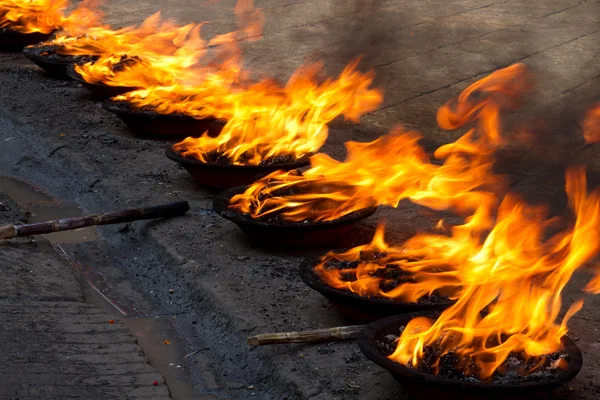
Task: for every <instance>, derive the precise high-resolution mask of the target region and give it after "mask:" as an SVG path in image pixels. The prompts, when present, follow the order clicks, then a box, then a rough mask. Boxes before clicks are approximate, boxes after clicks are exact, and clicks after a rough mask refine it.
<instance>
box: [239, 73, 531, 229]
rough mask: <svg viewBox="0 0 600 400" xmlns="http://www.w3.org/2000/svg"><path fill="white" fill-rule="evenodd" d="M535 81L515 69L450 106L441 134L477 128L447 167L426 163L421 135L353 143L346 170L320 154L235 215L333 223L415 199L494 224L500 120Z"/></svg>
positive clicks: (262, 188)
mask: <svg viewBox="0 0 600 400" xmlns="http://www.w3.org/2000/svg"><path fill="white" fill-rule="evenodd" d="M528 81H529V74H528V72H527V70H526V69H525V67H524V66H523V65H521V64H516V65H513V66H511V67H508V68H505V69H503V70H500V71H497V72H494V73H493V74H491V75H490V76H488V77H486V78H484V79H482V80H481V81H479V82H476V83H475V84H473V85H471V86H469V87H468V88H467V89H466V90H465V91H464V92H463V93H462V94H461V96H460V97H459V98H458V101H457V102H456V107H455V105H454V103H448V104H446V105H444V106H443V107H442V108H441V109H440V110H439V112H438V123H439V125H440V126H441V127H442V128H445V129H455V128H458V127H461V126H463V125H465V124H467V123H469V122H471V121H473V120H477V122H478V125H477V128H473V129H470V130H469V131H468V132H467V133H466V134H465V135H464V136H463V137H461V138H460V139H459V140H457V141H456V142H455V143H451V144H448V145H444V146H442V147H440V148H439V149H437V151H436V152H435V153H434V155H435V157H436V158H438V159H441V160H444V162H443V164H442V165H436V164H433V163H431V162H430V161H429V160H428V159H427V157H426V155H425V152H424V151H423V150H422V149H421V147H419V145H418V144H417V142H418V140H419V139H420V136H419V135H418V134H416V133H415V132H403V131H402V130H401V129H397V130H395V131H394V132H392V133H391V134H388V135H386V136H383V137H381V138H379V139H377V140H375V141H373V142H371V143H356V142H348V143H347V144H346V148H347V153H348V155H347V158H346V161H344V162H338V161H335V160H333V159H332V158H330V157H328V156H327V155H325V154H316V155H315V156H313V157H312V158H311V168H310V169H309V170H307V171H305V172H303V173H301V174H299V173H298V172H296V171H293V172H288V173H284V172H275V173H273V174H271V175H269V176H267V177H265V178H263V179H261V180H259V181H257V182H256V183H254V184H253V185H251V186H250V187H249V188H248V189H247V190H246V191H245V192H244V193H243V194H240V195H237V196H235V197H233V198H232V200H231V204H230V207H231V208H232V209H235V210H237V211H238V212H241V213H247V214H249V215H251V216H252V217H253V218H270V217H272V216H277V217H278V218H281V219H284V220H287V221H304V220H310V221H328V220H333V219H337V218H340V217H342V216H343V215H346V214H348V213H351V212H353V211H357V210H360V209H363V208H366V207H371V206H374V205H391V206H394V207H395V206H397V205H398V203H399V202H400V201H401V200H402V199H406V198H408V199H410V200H412V201H413V202H415V203H417V204H421V205H424V206H427V207H430V208H433V209H436V210H442V209H449V208H452V209H454V210H456V211H457V212H460V213H465V212H469V211H472V210H478V211H477V213H476V214H475V215H473V217H472V219H473V220H474V223H475V221H476V222H477V223H481V222H482V221H488V222H489V221H490V218H489V216H488V215H487V213H488V212H489V207H487V208H486V207H483V205H490V204H492V203H493V202H495V201H496V197H495V196H493V195H492V194H491V193H490V192H488V191H487V190H482V189H484V188H488V189H489V188H491V187H497V186H498V185H499V184H500V179H499V178H498V177H497V176H495V175H494V173H493V172H492V166H493V162H494V159H493V153H494V150H495V149H496V148H497V147H498V146H499V145H500V144H501V143H502V139H501V129H500V123H499V118H498V114H499V111H500V109H501V107H506V106H507V105H509V106H513V105H514V104H516V102H517V100H518V97H519V96H520V95H521V94H522V92H519V91H518V90H517V87H520V88H521V91H525V90H527V89H528V87H529V85H528ZM475 189H480V190H477V191H475Z"/></svg>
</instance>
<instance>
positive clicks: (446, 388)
mask: <svg viewBox="0 0 600 400" xmlns="http://www.w3.org/2000/svg"><path fill="white" fill-rule="evenodd" d="M440 313H441V312H440V311H437V312H436V311H433V312H431V311H430V312H420V313H413V314H404V315H397V316H393V317H388V318H385V319H381V320H379V321H376V322H373V323H372V324H370V325H368V326H367V327H366V328H365V329H363V330H362V331H361V333H360V334H359V338H358V346H359V347H360V349H361V351H362V352H363V353H364V354H365V356H367V358H369V359H370V360H371V361H373V362H375V363H376V364H377V365H379V366H380V367H382V368H385V369H386V370H387V371H388V372H389V373H390V374H392V376H393V377H394V379H396V380H397V381H398V382H399V383H400V384H401V385H402V387H403V388H404V389H405V390H406V391H407V392H408V394H409V396H411V398H415V399H473V400H475V399H482V400H483V399H491V398H493V399H508V398H519V397H524V396H527V395H531V394H534V393H540V392H545V391H548V390H551V389H554V388H557V387H559V386H561V385H564V384H566V383H567V382H569V381H571V380H572V379H573V378H575V376H576V375H577V374H578V373H579V371H580V370H581V366H582V364H583V359H582V356H581V352H580V351H579V349H578V348H577V345H576V344H575V342H573V341H572V340H571V339H569V338H568V337H567V336H564V337H563V338H562V345H563V351H564V352H566V353H567V354H568V355H569V362H568V365H567V368H566V369H565V370H560V371H559V372H558V373H557V374H555V375H554V376H553V378H552V379H545V380H540V381H531V382H522V383H515V384H510V383H506V384H504V383H503V384H500V383H483V382H477V381H468V380H454V379H450V378H445V377H440V376H436V375H431V374H428V373H425V372H421V371H419V370H416V369H413V368H409V367H406V366H404V365H402V364H399V363H397V362H394V361H392V360H390V359H389V358H387V355H388V354H384V353H385V350H384V349H383V348H382V345H381V344H382V343H386V342H387V341H389V339H387V338H386V336H388V335H396V336H397V335H398V333H399V330H400V327H402V326H406V324H407V323H408V322H409V321H410V320H411V319H413V318H415V317H417V316H427V317H430V318H432V319H436V318H438V317H439V315H440ZM540 398H541V397H540Z"/></svg>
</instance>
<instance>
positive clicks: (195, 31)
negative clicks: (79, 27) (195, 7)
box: [61, 13, 206, 87]
mask: <svg viewBox="0 0 600 400" xmlns="http://www.w3.org/2000/svg"><path fill="white" fill-rule="evenodd" d="M200 28H201V25H200V24H188V25H185V26H178V25H176V24H175V23H173V22H172V21H168V20H167V21H162V20H161V17H160V13H156V14H154V15H152V16H150V17H149V18H147V19H146V20H145V21H144V22H143V23H142V24H141V25H140V26H139V27H127V28H122V29H119V30H117V31H111V30H109V29H105V28H101V27H97V28H95V29H93V30H91V35H86V36H84V37H77V38H73V39H72V40H68V39H67V40H65V41H64V44H62V45H61V48H62V49H61V52H63V53H65V54H71V55H84V54H88V55H89V53H90V52H94V53H95V54H97V55H99V56H100V58H99V59H98V60H97V61H95V62H89V63H86V64H83V65H78V66H76V67H75V70H76V71H77V72H78V73H79V74H81V76H82V77H83V78H84V79H85V80H86V81H87V82H90V83H99V82H101V83H104V84H107V85H110V86H128V87H149V86H152V85H159V84H161V85H169V84H172V83H173V82H174V81H175V80H177V74H178V72H179V71H181V70H184V69H186V68H189V67H190V66H192V65H194V64H195V63H197V62H198V60H199V59H200V58H201V57H202V56H203V55H204V54H205V52H206V43H205V42H204V40H202V38H201V36H200Z"/></svg>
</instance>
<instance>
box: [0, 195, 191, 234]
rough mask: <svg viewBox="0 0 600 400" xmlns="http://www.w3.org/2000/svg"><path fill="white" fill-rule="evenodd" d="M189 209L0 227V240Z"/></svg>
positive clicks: (168, 207) (184, 205)
mask: <svg viewBox="0 0 600 400" xmlns="http://www.w3.org/2000/svg"><path fill="white" fill-rule="evenodd" d="M189 209H190V205H189V204H188V202H187V201H178V202H175V203H169V204H163V205H160V206H153V207H144V208H134V209H130V210H123V211H115V212H108V213H104V214H93V215H86V216H83V217H72V218H64V219H57V220H53V221H46V222H39V223H35V224H25V225H5V226H0V239H11V238H15V237H22V236H33V235H43V234H46V233H52V232H61V231H70V230H72V229H79V228H85V227H86V226H93V225H110V224H120V223H125V222H132V221H138V220H142V219H154V218H169V217H176V216H179V215H183V214H185V213H186V212H187V211H188V210H189Z"/></svg>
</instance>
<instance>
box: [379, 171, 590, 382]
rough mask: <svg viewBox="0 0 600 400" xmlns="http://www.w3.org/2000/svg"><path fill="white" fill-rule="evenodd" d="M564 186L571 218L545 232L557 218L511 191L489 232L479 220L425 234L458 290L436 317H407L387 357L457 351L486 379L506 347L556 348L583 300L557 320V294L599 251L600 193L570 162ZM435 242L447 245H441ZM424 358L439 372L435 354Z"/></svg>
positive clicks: (468, 370)
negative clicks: (454, 274) (455, 273)
mask: <svg viewBox="0 0 600 400" xmlns="http://www.w3.org/2000/svg"><path fill="white" fill-rule="evenodd" d="M566 192H567V195H568V197H569V204H570V208H571V210H572V211H573V213H574V215H575V221H574V223H573V224H572V226H570V227H569V228H566V229H563V230H561V231H559V232H558V233H555V234H554V235H552V236H550V237H549V238H547V237H548V230H549V229H551V228H556V225H557V224H556V222H557V221H556V219H555V218H546V217H545V215H546V213H545V209H544V207H540V206H530V205H527V204H525V203H524V202H523V201H522V200H520V199H519V198H517V196H515V195H508V196H506V197H505V198H504V200H503V201H502V203H501V205H500V207H499V209H498V215H497V218H496V222H495V225H494V227H493V229H491V231H490V232H489V234H487V235H485V234H483V231H484V230H483V229H481V227H479V226H471V227H470V228H469V229H464V226H463V227H457V228H455V231H453V234H452V236H451V237H446V236H436V235H430V236H425V237H424V241H423V245H424V246H435V247H434V248H435V249H436V251H435V258H436V260H435V262H437V263H439V265H443V264H444V263H446V262H451V263H453V264H454V263H456V265H457V266H458V267H459V268H460V272H459V276H460V280H461V281H462V290H461V294H460V296H459V298H458V300H457V302H456V303H455V304H454V305H453V306H451V307H450V308H448V309H447V310H446V311H444V312H443V313H442V314H441V316H440V317H439V318H438V319H437V320H436V321H435V322H433V321H431V320H429V319H428V318H415V319H413V320H412V321H410V322H409V324H407V326H406V328H405V329H404V332H403V334H402V336H401V337H400V338H399V340H398V344H397V348H396V350H395V351H394V353H393V354H391V355H390V356H389V357H390V358H391V359H392V360H395V361H397V362H399V363H402V364H405V365H411V366H416V365H418V364H419V363H420V362H421V360H422V359H423V355H424V348H425V347H426V346H434V347H435V348H438V349H440V350H441V351H440V355H443V354H448V353H449V352H452V353H454V354H456V356H457V358H456V359H457V360H462V362H463V363H464V364H458V365H457V366H456V367H457V369H459V370H460V369H462V371H463V372H464V373H465V374H466V375H467V376H469V375H470V376H475V377H477V378H481V379H488V378H490V377H491V376H492V374H494V372H495V371H496V370H498V368H499V367H500V366H501V365H502V363H503V362H504V361H505V360H506V359H507V358H508V357H509V355H510V354H512V353H524V354H526V355H527V356H529V357H543V356H544V355H547V354H550V353H553V352H555V351H558V350H560V347H561V338H562V337H563V336H564V335H565V334H566V333H567V322H568V320H569V318H570V317H571V316H572V315H573V314H575V313H576V312H577V311H578V310H579V309H580V308H581V306H582V302H577V303H575V304H573V305H572V306H571V308H570V309H569V311H568V312H567V315H566V316H565V317H564V318H563V320H562V322H561V323H556V321H557V319H558V315H559V313H560V311H561V305H562V298H561V292H562V290H563V289H564V287H565V285H566V284H567V282H568V281H569V279H570V278H571V276H572V275H573V273H574V272H575V270H577V269H578V268H580V267H581V266H582V265H584V263H586V262H587V261H589V260H590V259H592V258H593V257H594V256H595V255H596V254H597V253H598V250H599V242H598V239H599V237H598V236H599V232H598V224H599V223H600V191H598V190H596V191H594V192H592V193H589V194H588V192H587V188H586V179H585V171H584V170H582V169H573V168H572V169H569V170H568V171H567V175H566ZM459 228H460V229H459ZM439 240H441V241H442V242H445V243H448V246H439ZM430 261H434V260H430ZM596 280H597V278H596ZM516 310H518V312H515V311H516ZM458 362H459V363H460V362H461V361H458ZM471 362H473V363H474V367H473V366H472V365H470V363H471ZM428 363H433V364H430V365H428V366H429V367H431V368H433V370H434V371H437V369H438V363H439V358H438V359H435V360H433V361H432V360H431V359H428ZM530 372H532V371H523V373H524V374H527V373H530Z"/></svg>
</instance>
